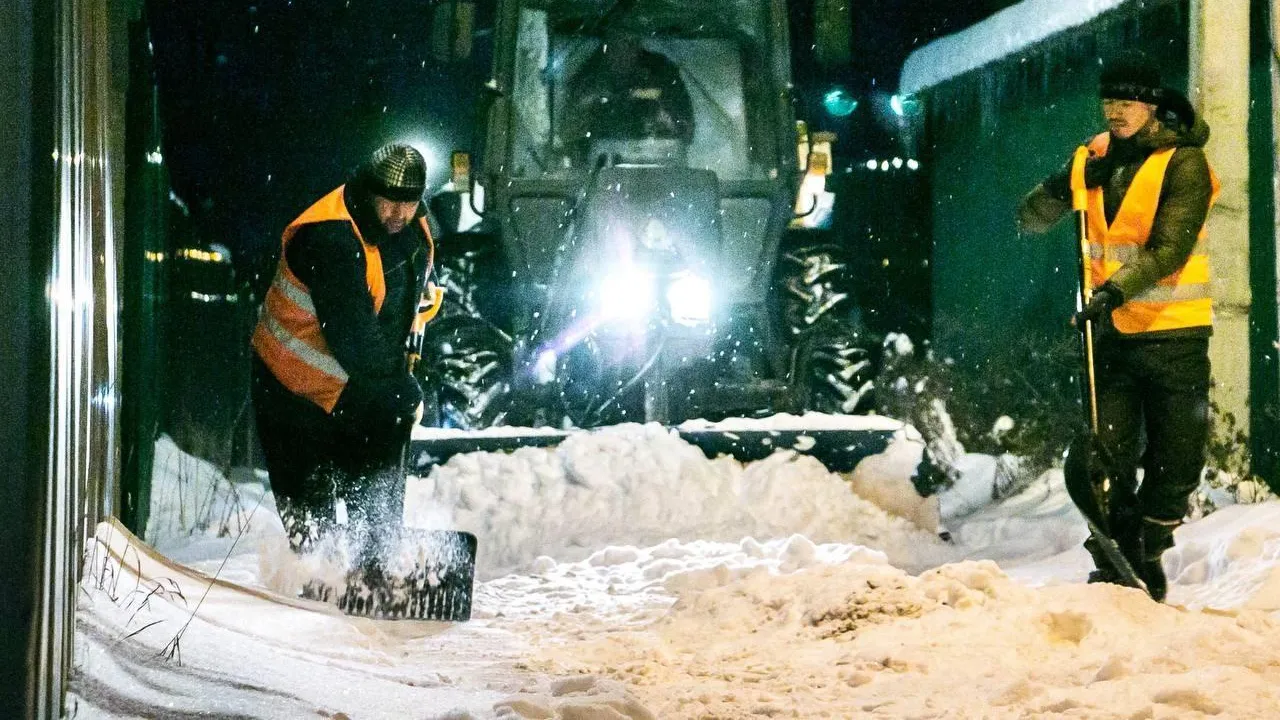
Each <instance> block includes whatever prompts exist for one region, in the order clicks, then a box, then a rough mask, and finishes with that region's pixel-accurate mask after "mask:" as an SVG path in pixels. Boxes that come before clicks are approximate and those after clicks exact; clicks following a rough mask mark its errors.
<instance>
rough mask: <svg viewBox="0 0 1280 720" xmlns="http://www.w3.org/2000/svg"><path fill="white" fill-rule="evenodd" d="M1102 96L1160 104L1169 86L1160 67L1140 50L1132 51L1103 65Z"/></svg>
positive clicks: (1100, 93)
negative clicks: (1165, 84)
mask: <svg viewBox="0 0 1280 720" xmlns="http://www.w3.org/2000/svg"><path fill="white" fill-rule="evenodd" d="M1098 95H1099V96H1100V97H1102V98H1104V99H1107V100H1137V101H1139V102H1144V103H1151V104H1152V105H1159V104H1160V102H1161V101H1162V100H1164V95H1165V88H1164V85H1163V84H1162V83H1161V82H1160V68H1158V67H1156V66H1155V64H1154V63H1152V62H1151V61H1150V60H1148V59H1147V57H1146V56H1145V55H1143V54H1142V53H1138V52H1130V53H1126V54H1124V55H1121V56H1120V57H1118V58H1115V59H1113V60H1111V61H1110V62H1108V63H1106V64H1105V65H1103V66H1102V75H1101V76H1100V77H1099V78H1098Z"/></svg>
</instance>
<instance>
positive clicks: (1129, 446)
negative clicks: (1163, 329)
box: [1094, 334, 1209, 558]
mask: <svg viewBox="0 0 1280 720" xmlns="http://www.w3.org/2000/svg"><path fill="white" fill-rule="evenodd" d="M1094 365H1095V369H1096V377H1097V395H1098V436H1099V439H1100V440H1101V442H1102V445H1103V447H1104V448H1105V449H1106V450H1107V452H1108V454H1109V455H1110V458H1111V462H1112V464H1113V466H1112V468H1111V478H1112V486H1111V493H1110V504H1111V508H1112V513H1111V515H1112V523H1113V526H1114V527H1115V528H1116V535H1117V537H1116V539H1117V540H1118V541H1120V542H1121V544H1122V546H1123V545H1128V546H1130V547H1132V546H1134V545H1136V544H1137V541H1138V537H1139V536H1140V535H1141V536H1147V535H1150V536H1151V537H1144V540H1145V542H1144V543H1143V545H1146V546H1147V547H1145V549H1144V551H1143V555H1145V556H1146V557H1148V558H1155V557H1159V553H1160V552H1161V551H1163V550H1165V549H1167V548H1168V547H1171V546H1172V544H1173V540H1172V532H1173V530H1172V528H1173V527H1176V526H1177V524H1178V523H1179V522H1181V520H1182V518H1183V516H1184V515H1186V512H1187V501H1188V499H1189V498H1190V497H1191V494H1192V493H1193V492H1195V490H1196V488H1197V487H1199V484H1200V476H1201V473H1202V471H1203V469H1204V459H1205V458H1204V453H1205V443H1206V441H1207V439H1208V432H1209V339H1208V338H1196V337H1191V338H1173V339H1161V340H1139V339H1128V338H1120V337H1116V336H1115V335H1114V334H1113V335H1110V336H1106V337H1104V338H1102V339H1101V340H1100V342H1099V343H1098V344H1097V346H1096V348H1095V353H1094ZM1138 467H1141V468H1142V469H1143V479H1142V483H1141V486H1139V485H1138V481H1137V468H1138ZM1162 528H1163V530H1162Z"/></svg>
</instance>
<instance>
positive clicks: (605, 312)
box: [596, 265, 654, 321]
mask: <svg viewBox="0 0 1280 720" xmlns="http://www.w3.org/2000/svg"><path fill="white" fill-rule="evenodd" d="M653 301H654V292H653V274H652V273H650V272H649V271H648V270H645V269H644V268H640V267H637V266H635V265H628V266H625V267H619V268H615V269H614V270H613V271H611V272H610V273H608V274H607V275H605V277H604V281H603V282H602V283H600V285H599V286H598V287H597V288H596V303H597V308H598V310H599V312H600V315H601V316H602V317H603V318H604V319H605V320H631V321H636V320H644V319H646V318H648V317H649V314H650V313H651V312H652V311H653V305H654V302H653Z"/></svg>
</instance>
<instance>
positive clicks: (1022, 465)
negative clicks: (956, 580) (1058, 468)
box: [876, 334, 1083, 494]
mask: <svg viewBox="0 0 1280 720" xmlns="http://www.w3.org/2000/svg"><path fill="white" fill-rule="evenodd" d="M921 345H922V347H916V346H915V345H914V344H913V343H912V342H911V341H910V340H909V339H907V338H905V337H904V336H902V335H895V334H890V335H889V336H887V337H886V338H885V348H884V354H883V360H882V362H881V372H880V375H879V377H878V378H877V380H876V411H877V412H879V413H882V414H885V415H888V416H890V417H897V418H901V419H904V420H907V421H909V422H911V423H912V424H913V425H915V426H916V428H917V429H919V431H920V433H921V435H923V436H924V438H925V441H926V443H927V447H928V456H927V459H928V460H929V461H930V462H929V464H931V465H932V466H933V467H932V468H929V469H928V470H927V471H926V472H924V473H922V474H921V476H920V477H919V478H917V486H918V489H919V490H920V492H921V493H922V494H931V493H934V492H937V491H938V490H940V489H942V488H946V487H949V486H950V485H951V484H952V483H953V482H954V480H955V476H956V470H955V463H956V461H957V460H958V459H959V457H960V456H961V455H963V454H964V453H965V452H973V453H983V454H988V455H994V456H1006V455H1012V456H1016V457H1018V458H1020V459H1021V460H1020V462H1018V463H1015V464H1013V465H1011V466H1010V467H1016V468H1017V472H1018V473H1019V475H1021V476H1025V478H1026V479H1033V478H1035V477H1037V476H1038V475H1039V474H1040V473H1042V472H1043V471H1044V470H1046V469H1048V468H1050V467H1052V466H1053V465H1054V464H1055V463H1058V462H1060V460H1061V456H1062V451H1063V448H1065V447H1066V445H1067V443H1068V442H1070V440H1071V438H1072V437H1073V436H1074V434H1075V433H1076V432H1077V431H1079V429H1081V428H1082V427H1083V419H1082V414H1081V410H1080V403H1079V396H1080V395H1079V389H1078V387H1077V386H1076V384H1075V377H1074V367H1075V366H1074V364H1073V363H1074V362H1075V361H1074V355H1073V354H1072V353H1074V352H1076V350H1075V347H1074V344H1072V343H1065V342H1058V343H1054V342H1050V341H1047V340H1045V339H1043V338H1040V339H1036V338H1031V337H1022V338H1017V339H1013V338H1011V340H1010V344H1009V345H1008V346H1007V347H1006V352H1004V353H1003V354H1002V355H1000V356H999V357H993V358H990V359H988V360H987V361H986V362H985V363H984V364H983V365H982V366H981V367H977V368H974V367H970V368H966V367H963V366H961V365H960V364H959V363H956V362H955V361H954V360H952V359H951V358H947V357H939V356H938V355H937V354H936V353H935V351H934V350H933V348H931V347H930V346H929V344H928V342H927V341H926V342H924V343H922V344H921ZM1020 479H1021V478H1015V479H1013V480H1012V481H1011V483H1010V484H1011V485H1015V486H1016V485H1018V480H1020Z"/></svg>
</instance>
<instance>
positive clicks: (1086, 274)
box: [1070, 145, 1098, 435]
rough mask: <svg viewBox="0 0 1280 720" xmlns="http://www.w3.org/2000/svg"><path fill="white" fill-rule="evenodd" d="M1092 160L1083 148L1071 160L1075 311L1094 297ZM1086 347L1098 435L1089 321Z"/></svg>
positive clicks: (1092, 422)
mask: <svg viewBox="0 0 1280 720" xmlns="http://www.w3.org/2000/svg"><path fill="white" fill-rule="evenodd" d="M1088 159H1089V148H1087V147H1085V146H1084V145H1081V146H1080V147H1078V148H1076V152H1075V155H1074V156H1073V157H1072V159H1071V175H1070V185H1071V209H1072V210H1073V211H1074V214H1075V216H1076V240H1077V241H1078V244H1079V248H1078V250H1079V253H1078V254H1079V258H1080V293H1079V296H1078V297H1077V299H1076V310H1077V311H1079V310H1083V309H1084V308H1085V306H1086V305H1088V304H1089V299H1090V297H1091V296H1092V295H1093V277H1092V273H1091V268H1090V262H1089V260H1090V257H1089V255H1090V251H1089V212H1088V209H1089V190H1088V189H1087V188H1086V187H1085V184H1084V166H1085V162H1086V161H1088ZM1080 332H1081V336H1082V341H1083V344H1084V366H1085V404H1086V406H1087V407H1088V408H1089V429H1090V430H1091V431H1093V433H1094V434H1095V435H1096V434H1097V433H1098V390H1097V378H1096V376H1095V375H1094V367H1093V322H1092V321H1090V320H1086V321H1085V323H1084V327H1082V328H1080Z"/></svg>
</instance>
